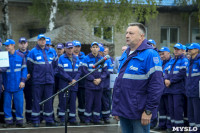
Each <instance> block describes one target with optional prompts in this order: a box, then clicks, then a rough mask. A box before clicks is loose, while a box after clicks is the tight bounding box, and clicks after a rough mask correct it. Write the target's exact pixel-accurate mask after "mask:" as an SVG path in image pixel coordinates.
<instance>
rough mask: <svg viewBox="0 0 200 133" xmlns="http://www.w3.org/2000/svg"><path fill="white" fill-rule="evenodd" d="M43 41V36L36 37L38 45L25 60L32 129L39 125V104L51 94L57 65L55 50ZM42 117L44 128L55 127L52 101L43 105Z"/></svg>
mask: <svg viewBox="0 0 200 133" xmlns="http://www.w3.org/2000/svg"><path fill="white" fill-rule="evenodd" d="M45 39H46V37H45V36H44V35H43V34H39V35H38V37H37V43H38V44H37V45H36V46H35V47H34V48H33V49H32V50H31V51H30V53H29V55H28V58H27V65H28V73H29V74H30V76H31V79H32V96H33V101H32V122H33V126H34V127H38V126H39V124H40V105H39V103H40V102H41V100H43V99H47V98H48V97H50V96H51V95H52V94H53V88H54V75H55V70H56V68H57V63H58V57H57V54H56V52H55V50H53V49H52V48H49V47H47V46H46V40H45ZM43 115H44V117H45V121H46V126H55V125H56V124H55V122H54V119H53V102H52V99H50V100H49V101H47V102H46V103H45V104H44V111H43Z"/></svg>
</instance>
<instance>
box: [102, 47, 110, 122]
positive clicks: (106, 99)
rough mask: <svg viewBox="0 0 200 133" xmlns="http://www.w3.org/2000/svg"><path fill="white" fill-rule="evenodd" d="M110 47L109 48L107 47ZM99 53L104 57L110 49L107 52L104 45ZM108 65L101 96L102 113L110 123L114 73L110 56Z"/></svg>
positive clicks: (104, 118) (105, 120) (104, 119)
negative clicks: (111, 79)
mask: <svg viewBox="0 0 200 133" xmlns="http://www.w3.org/2000/svg"><path fill="white" fill-rule="evenodd" d="M107 49H108V48H107ZM99 54H100V55H101V56H102V57H104V56H105V54H108V51H106V52H105V48H104V46H103V45H102V46H100V50H99ZM105 64H106V67H107V77H106V78H105V79H104V80H103V81H102V82H103V84H104V85H103V94H102V98H101V105H102V106H101V115H102V119H103V121H104V124H109V123H110V114H111V108H110V106H111V88H110V74H112V73H113V63H112V60H111V59H110V58H109V59H107V60H106V61H105Z"/></svg>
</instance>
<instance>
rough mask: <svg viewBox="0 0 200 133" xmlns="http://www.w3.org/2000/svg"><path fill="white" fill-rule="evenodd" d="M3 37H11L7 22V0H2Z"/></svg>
mask: <svg viewBox="0 0 200 133" xmlns="http://www.w3.org/2000/svg"><path fill="white" fill-rule="evenodd" d="M2 2H3V8H2V12H3V24H2V26H3V39H8V38H11V34H10V23H9V11H8V0H3V1H2Z"/></svg>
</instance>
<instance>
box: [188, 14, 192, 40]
mask: <svg viewBox="0 0 200 133" xmlns="http://www.w3.org/2000/svg"><path fill="white" fill-rule="evenodd" d="M192 14H193V12H191V13H190V15H189V23H188V43H191V37H190V34H191V17H192Z"/></svg>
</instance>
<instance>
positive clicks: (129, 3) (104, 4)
mask: <svg viewBox="0 0 200 133" xmlns="http://www.w3.org/2000/svg"><path fill="white" fill-rule="evenodd" d="M32 1H33V5H32V6H30V7H29V9H30V12H31V13H32V14H33V15H34V16H36V17H37V18H40V20H41V22H42V23H43V24H47V23H48V18H49V14H50V7H51V4H52V0H43V1H41V0H32ZM74 9H81V10H83V13H84V17H86V20H87V21H88V22H89V24H92V25H94V26H95V25H98V26H101V27H105V26H114V27H115V29H116V30H118V31H120V30H121V29H123V27H124V26H127V24H128V23H131V22H133V21H135V19H136V20H137V21H138V22H146V21H149V20H150V19H151V18H154V17H156V15H157V14H158V11H157V10H156V2H155V0H86V1H81V0H80V1H74V0H58V12H59V13H64V12H66V10H67V12H68V13H70V12H72V11H73V10H74Z"/></svg>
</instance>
